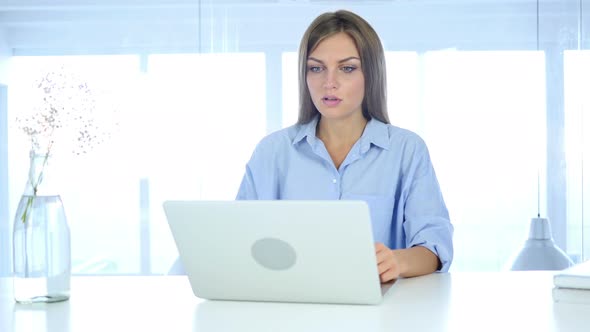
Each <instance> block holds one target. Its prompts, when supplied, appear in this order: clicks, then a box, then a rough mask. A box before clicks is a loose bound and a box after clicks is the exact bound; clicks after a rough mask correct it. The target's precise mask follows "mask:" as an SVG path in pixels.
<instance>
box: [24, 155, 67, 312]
mask: <svg viewBox="0 0 590 332" xmlns="http://www.w3.org/2000/svg"><path fill="white" fill-rule="evenodd" d="M50 159H51V158H50V155H48V154H38V153H35V152H31V154H30V166H29V167H30V168H29V175H28V181H27V184H26V187H25V191H24V193H23V195H22V197H21V199H20V202H19V205H18V208H17V211H16V215H15V218H14V229H13V268H14V276H13V278H14V299H15V300H16V301H17V302H21V303H33V302H57V301H64V300H67V299H69V297H70V276H71V250H70V229H69V226H68V223H67V220H66V214H65V210H64V206H63V204H62V200H61V197H60V195H59V194H57V193H56V192H55V185H54V184H53V183H52V181H51V177H50V176H51V167H50V161H51V160H50Z"/></svg>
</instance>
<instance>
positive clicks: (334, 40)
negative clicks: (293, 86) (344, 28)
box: [307, 32, 365, 119]
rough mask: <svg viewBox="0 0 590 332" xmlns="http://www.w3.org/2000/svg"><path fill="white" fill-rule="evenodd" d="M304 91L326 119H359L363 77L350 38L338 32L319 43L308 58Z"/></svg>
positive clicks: (357, 53)
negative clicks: (306, 91)
mask: <svg viewBox="0 0 590 332" xmlns="http://www.w3.org/2000/svg"><path fill="white" fill-rule="evenodd" d="M307 88H308V89H309V93H310V95H311V99H312V101H313V104H314V105H315V107H316V108H317V109H318V111H319V112H320V113H321V114H322V116H323V117H325V118H328V119H344V118H348V117H351V116H352V117H358V116H361V117H362V102H363V98H364V96H365V77H364V75H363V71H362V69H361V58H360V56H359V52H358V50H357V49H356V45H355V44H354V41H353V39H352V38H350V36H349V35H348V34H346V33H344V32H339V33H337V34H335V35H333V36H330V37H328V38H326V39H324V40H323V41H321V42H320V43H319V44H318V46H317V47H316V48H315V50H313V51H312V52H311V53H310V54H309V56H308V58H307Z"/></svg>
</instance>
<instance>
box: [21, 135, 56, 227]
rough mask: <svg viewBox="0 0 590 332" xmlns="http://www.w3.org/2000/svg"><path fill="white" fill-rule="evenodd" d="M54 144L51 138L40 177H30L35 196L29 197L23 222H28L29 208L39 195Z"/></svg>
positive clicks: (22, 218)
mask: <svg viewBox="0 0 590 332" xmlns="http://www.w3.org/2000/svg"><path fill="white" fill-rule="evenodd" d="M52 146H53V140H51V142H50V143H49V146H48V148H47V154H45V156H44V158H43V165H41V171H40V172H39V177H38V178H37V179H36V180H35V181H33V179H29V181H30V182H31V186H32V187H33V196H29V197H28V199H27V205H26V206H25V211H24V212H23V215H22V217H21V221H22V222H23V224H24V223H25V222H27V216H28V212H29V209H30V208H32V206H33V201H34V200H35V197H37V190H38V188H39V185H40V184H41V182H42V181H43V172H44V171H45V166H46V165H47V161H48V160H49V155H50V154H51V147H52ZM29 176H30V175H29Z"/></svg>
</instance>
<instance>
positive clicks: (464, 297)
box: [0, 272, 590, 332]
mask: <svg viewBox="0 0 590 332" xmlns="http://www.w3.org/2000/svg"><path fill="white" fill-rule="evenodd" d="M552 276H553V273H551V272H501V273H450V274H432V275H428V276H424V277H418V278H411V279H402V280H398V281H397V282H396V283H394V284H393V286H392V287H391V288H390V289H389V291H388V292H387V294H386V295H385V298H384V300H383V303H382V304H381V305H378V306H359V305H323V304H290V303H259V302H231V301H204V300H201V299H198V298H196V297H194V296H193V294H192V292H191V289H190V285H189V283H188V280H187V279H186V277H183V276H166V277H73V278H72V296H71V298H70V300H69V301H66V302H60V303H51V304H34V305H23V304H17V303H15V302H14V300H13V298H12V279H10V278H0V331H2V332H10V331H19V332H20V331H27V332H29V331H60V332H61V331H84V332H86V331H101V332H102V331H256V332H260V331H339V332H341V331H355V332H357V331H568V332H570V331H586V332H587V331H589V326H590V305H582V304H567V303H554V302H553V300H552V297H551V289H552V287H553V284H552Z"/></svg>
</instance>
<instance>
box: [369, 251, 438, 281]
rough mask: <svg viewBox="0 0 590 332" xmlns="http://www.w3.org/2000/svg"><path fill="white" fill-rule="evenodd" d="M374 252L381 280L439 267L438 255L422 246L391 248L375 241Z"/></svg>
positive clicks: (425, 271)
mask: <svg viewBox="0 0 590 332" xmlns="http://www.w3.org/2000/svg"><path fill="white" fill-rule="evenodd" d="M375 252H376V255H377V267H378V270H379V277H380V279H381V282H388V281H391V280H393V279H397V278H399V277H404V278H408V277H416V276H421V275H425V274H429V273H433V272H434V271H436V270H438V269H439V268H440V260H439V259H438V257H437V256H436V255H435V254H434V253H433V252H432V251H430V250H429V249H427V248H425V247H422V246H415V247H411V248H408V249H396V250H391V249H389V248H388V247H387V246H385V245H384V244H383V243H377V244H376V245H375Z"/></svg>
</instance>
